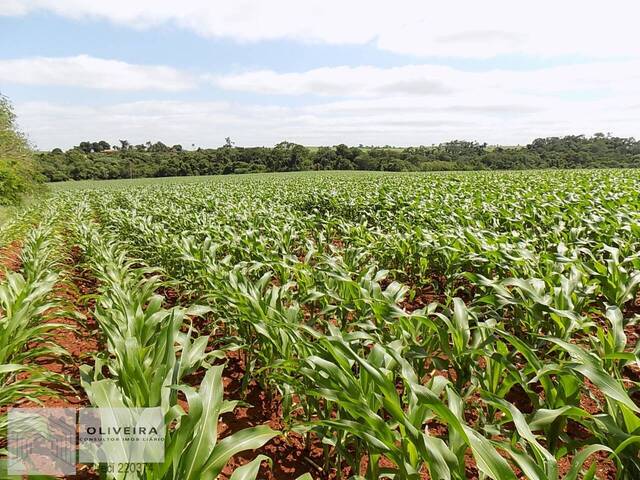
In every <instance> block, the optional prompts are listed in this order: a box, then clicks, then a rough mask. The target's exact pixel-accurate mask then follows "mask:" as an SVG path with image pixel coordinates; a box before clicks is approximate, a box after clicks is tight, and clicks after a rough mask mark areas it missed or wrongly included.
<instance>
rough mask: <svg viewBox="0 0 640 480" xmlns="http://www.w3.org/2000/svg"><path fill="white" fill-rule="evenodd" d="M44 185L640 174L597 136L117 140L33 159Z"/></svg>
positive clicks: (634, 160)
mask: <svg viewBox="0 0 640 480" xmlns="http://www.w3.org/2000/svg"><path fill="white" fill-rule="evenodd" d="M36 162H37V167H38V169H39V171H40V172H41V173H42V175H43V176H44V177H45V178H46V179H47V181H51V182H57V181H66V180H99V179H116V178H139V177H173V176H189V175H219V174H232V173H258V172H292V171H302V170H372V171H391V172H400V171H438V170H442V171H448V170H524V169H548V168H567V169H573V168H633V167H640V141H637V140H635V139H634V138H620V137H615V136H611V135H605V134H602V133H597V134H595V135H593V136H590V137H589V136H584V135H573V136H565V137H548V138H538V139H535V140H533V141H532V142H531V143H530V144H528V145H526V146H516V147H500V146H490V145H487V144H486V143H478V142H469V141H460V140H455V141H451V142H447V143H443V144H440V145H437V146H419V147H407V148H395V147H365V146H359V147H350V146H347V145H337V146H333V147H305V146H303V145H299V144H296V143H291V142H281V143H279V144H277V145H276V146H274V147H237V146H234V144H233V142H232V141H231V139H229V138H227V139H226V143H225V145H223V146H221V147H218V148H198V149H195V150H185V149H183V147H182V146H181V145H173V146H168V145H165V144H163V143H162V142H156V143H151V142H147V143H146V144H139V145H131V144H130V143H129V142H128V141H126V140H121V141H120V145H110V144H109V143H108V142H106V141H104V140H101V141H95V142H88V141H85V142H81V143H80V144H79V145H77V146H76V147H74V148H72V149H69V150H67V151H63V150H61V149H59V148H56V149H53V150H52V151H50V152H40V153H38V154H36Z"/></svg>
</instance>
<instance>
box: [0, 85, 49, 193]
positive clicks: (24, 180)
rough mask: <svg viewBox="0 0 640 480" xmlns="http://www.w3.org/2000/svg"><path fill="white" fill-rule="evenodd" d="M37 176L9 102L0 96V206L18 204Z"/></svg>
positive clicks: (34, 187)
mask: <svg viewBox="0 0 640 480" xmlns="http://www.w3.org/2000/svg"><path fill="white" fill-rule="evenodd" d="M41 179H42V177H41V175H40V174H39V173H38V171H37V170H36V168H35V167H34V164H33V160H32V152H31V150H30V148H29V145H28V143H27V141H26V139H25V137H24V136H23V135H22V134H21V133H20V132H18V131H17V129H16V125H15V115H14V113H13V110H12V107H11V104H10V103H9V101H8V100H7V98H6V97H3V96H2V95H0V206H7V205H16V204H18V203H19V202H20V200H21V199H22V197H23V196H24V195H25V194H28V193H32V192H33V191H34V190H35V189H36V186H37V183H38V181H40V180H41Z"/></svg>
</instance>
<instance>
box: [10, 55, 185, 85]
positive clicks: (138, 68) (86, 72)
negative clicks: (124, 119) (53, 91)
mask: <svg viewBox="0 0 640 480" xmlns="http://www.w3.org/2000/svg"><path fill="white" fill-rule="evenodd" d="M0 82H3V83H15V84H22V85H62V86H71V87H85V88H97V89H108V90H163V91H180V90H186V89H189V88H192V87H194V86H195V85H196V83H195V80H194V79H193V78H191V77H190V76H189V75H187V74H185V73H182V72H179V71H178V70H175V69H173V68H170V67H166V66H158V65H132V64H130V63H126V62H121V61H119V60H105V59H102V58H94V57H90V56H87V55H78V56H75V57H58V58H46V57H34V58H20V59H13V60H0Z"/></svg>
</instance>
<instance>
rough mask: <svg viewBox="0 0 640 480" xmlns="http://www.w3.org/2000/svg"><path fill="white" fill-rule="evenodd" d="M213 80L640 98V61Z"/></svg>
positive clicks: (339, 89)
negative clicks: (480, 70) (507, 68)
mask: <svg viewBox="0 0 640 480" xmlns="http://www.w3.org/2000/svg"><path fill="white" fill-rule="evenodd" d="M207 78H208V79H209V81H211V83H213V84H214V85H216V86H218V87H220V88H223V89H227V90H237V91H243V92H252V93H259V94H277V95H301V94H315V95H320V96H342V97H378V96H388V95H392V96H405V95H406V96H421V97H422V96H443V95H444V96H446V97H447V99H446V101H448V102H455V101H456V98H455V95H462V94H466V95H467V96H471V97H473V96H480V97H482V98H483V100H484V101H486V100H487V98H494V97H500V98H503V97H505V96H506V95H509V94H530V95H535V96H540V95H554V94H555V95H561V94H566V93H572V94H574V95H575V94H577V93H581V92H586V93H589V94H593V93H594V92H595V93H597V92H598V91H600V92H601V93H606V94H608V95H609V94H615V95H626V96H629V95H631V94H634V95H636V96H637V98H639V99H640V61H626V62H608V63H590V64H582V65H569V66H562V67H554V68H544V69H538V70H533V71H506V70H491V71H486V72H468V71H462V70H457V69H454V68H451V67H446V66H436V65H407V66H402V67H394V68H379V67H372V66H359V67H349V66H342V67H330V68H317V69H313V70H309V71H306V72H300V73H276V72H274V71H271V70H259V71H253V72H245V73H239V74H232V75H223V76H209V77H207Z"/></svg>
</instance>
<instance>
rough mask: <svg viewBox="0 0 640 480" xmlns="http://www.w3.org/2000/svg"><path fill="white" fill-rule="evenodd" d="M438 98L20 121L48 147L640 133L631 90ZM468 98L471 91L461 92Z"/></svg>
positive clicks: (24, 112) (504, 139)
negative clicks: (534, 97) (574, 96)
mask: <svg viewBox="0 0 640 480" xmlns="http://www.w3.org/2000/svg"><path fill="white" fill-rule="evenodd" d="M498 100H499V99H482V98H476V99H467V102H466V103H460V104H455V103H450V102H439V101H438V102H434V99H432V98H430V97H401V98H395V97H392V98H362V99H352V100H345V101H339V102H328V103H323V104H320V105H313V106H311V105H306V106H299V107H282V106H269V105H241V104H236V103H230V102H174V101H161V100H158V101H144V102H132V103H120V104H113V105H104V106H77V105H65V104H55V103H49V102H28V103H19V104H17V105H16V113H17V114H18V120H19V123H20V126H21V127H22V128H23V129H24V131H26V132H28V133H29V136H30V138H31V140H32V141H33V142H34V143H35V144H36V145H37V146H38V147H40V148H45V149H47V148H53V147H58V146H60V147H70V146H72V145H76V144H78V142H80V141H82V140H85V139H86V140H96V139H106V140H108V141H110V142H117V140H119V139H125V138H126V139H128V140H130V141H131V142H132V143H142V142H145V141H147V140H153V141H155V140H162V141H163V142H165V143H168V144H174V143H181V144H182V145H183V146H185V147H187V148H189V147H190V146H191V144H192V143H194V144H196V145H198V146H216V145H221V144H222V143H223V142H224V137H226V136H231V137H232V138H233V139H234V140H235V141H237V143H238V144H239V145H243V146H250V145H274V144H275V143H277V142H279V141H281V140H285V139H286V140H290V141H294V142H299V143H303V144H306V145H323V144H325V145H326V144H329V145H331V144H337V143H343V142H344V143H347V144H352V145H357V144H359V143H364V144H374V145H384V144H394V145H419V144H427V145H428V144H432V143H439V142H443V141H447V140H451V139H455V138H459V139H469V140H473V139H475V140H479V141H487V142H489V143H501V144H517V143H520V144H524V143H528V142H529V141H530V140H532V139H533V138H536V137H539V136H551V135H553V136H555V135H565V134H581V133H588V134H589V133H595V132H598V131H602V132H613V133H615V134H617V135H623V136H634V135H635V136H638V134H639V133H640V131H639V130H640V129H639V128H638V127H639V126H640V110H639V109H638V108H632V107H631V105H637V104H638V102H637V100H636V101H635V103H629V102H625V101H624V100H623V99H603V100H592V101H588V102H574V101H568V100H561V99H559V100H550V99H544V98H542V99H540V101H539V102H538V103H537V104H535V105H534V104H532V103H531V102H530V101H529V102H528V103H523V102H525V101H526V100H527V98H525V97H519V96H517V95H511V96H507V97H505V98H504V99H500V101H498ZM461 101H462V99H461Z"/></svg>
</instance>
